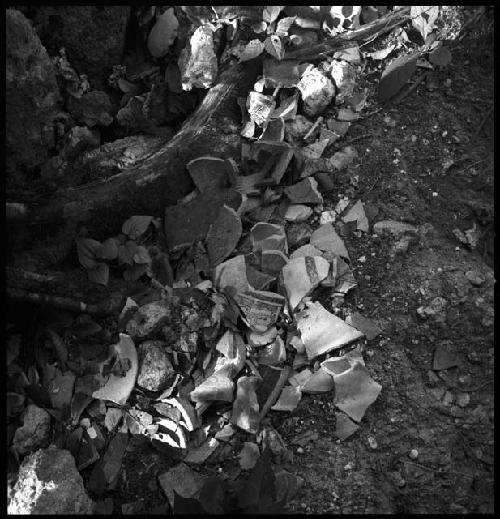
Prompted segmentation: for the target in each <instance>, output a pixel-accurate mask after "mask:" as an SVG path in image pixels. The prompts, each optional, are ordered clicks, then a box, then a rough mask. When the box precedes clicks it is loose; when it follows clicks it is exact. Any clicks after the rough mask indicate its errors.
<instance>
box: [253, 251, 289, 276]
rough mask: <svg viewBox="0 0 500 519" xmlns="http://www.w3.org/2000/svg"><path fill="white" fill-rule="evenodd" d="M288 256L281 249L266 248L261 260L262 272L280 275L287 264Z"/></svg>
mask: <svg viewBox="0 0 500 519" xmlns="http://www.w3.org/2000/svg"><path fill="white" fill-rule="evenodd" d="M287 262H288V258H287V257H286V256H285V255H284V254H283V253H282V252H281V251H279V250H264V251H262V257H261V262H260V268H261V269H262V272H264V273H266V274H270V275H274V276H276V275H278V274H279V273H280V272H281V269H282V268H283V267H284V266H285V265H286V264H287Z"/></svg>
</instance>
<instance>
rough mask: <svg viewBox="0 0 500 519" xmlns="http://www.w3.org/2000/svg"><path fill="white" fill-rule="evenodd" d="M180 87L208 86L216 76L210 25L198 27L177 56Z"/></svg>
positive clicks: (186, 88) (188, 88)
mask: <svg viewBox="0 0 500 519" xmlns="http://www.w3.org/2000/svg"><path fill="white" fill-rule="evenodd" d="M179 68H180V71H181V80H182V89H183V90H191V89H192V88H210V87H211V86H212V85H213V84H214V82H215V78H216V77H217V56H216V54H215V49H214V32H213V31H212V28H211V27H210V25H208V24H207V25H202V26H201V27H198V28H197V29H196V30H195V31H194V33H193V35H192V36H191V38H190V40H189V42H188V45H186V47H184V49H182V51H181V54H180V56H179Z"/></svg>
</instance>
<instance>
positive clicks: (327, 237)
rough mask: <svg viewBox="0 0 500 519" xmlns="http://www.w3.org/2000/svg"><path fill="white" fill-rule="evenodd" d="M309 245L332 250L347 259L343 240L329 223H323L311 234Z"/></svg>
mask: <svg viewBox="0 0 500 519" xmlns="http://www.w3.org/2000/svg"><path fill="white" fill-rule="evenodd" d="M310 243H311V245H313V246H314V247H316V248H317V249H319V250H321V251H323V252H327V251H328V252H333V253H335V254H337V256H340V257H342V258H345V259H347V260H349V253H348V252H347V249H346V247H345V245H344V241H343V240H342V238H340V236H339V235H338V234H337V233H336V232H335V229H334V228H333V225H332V224H331V223H325V224H324V225H321V226H320V227H318V228H317V229H316V230H315V231H314V232H313V234H312V236H311V241H310Z"/></svg>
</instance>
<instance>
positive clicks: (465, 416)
mask: <svg viewBox="0 0 500 519" xmlns="http://www.w3.org/2000/svg"><path fill="white" fill-rule="evenodd" d="M451 49H452V56H453V61H452V63H451V64H450V65H449V66H448V67H446V68H444V69H443V70H441V71H439V72H438V80H439V81H438V85H437V87H436V88H435V89H434V90H432V91H431V90H428V89H427V87H426V84H425V82H423V83H421V84H420V85H419V86H418V87H417V89H416V90H415V91H413V92H412V93H410V94H409V95H408V96H407V97H405V98H404V99H403V100H402V101H401V102H400V103H398V104H396V105H389V106H388V107H386V108H382V109H380V110H378V111H376V109H377V107H378V105H377V104H376V103H375V101H373V105H372V106H371V107H368V109H367V110H366V112H368V113H370V112H375V113H373V114H372V115H371V116H368V117H365V118H362V119H361V120H359V121H356V122H355V123H353V124H352V125H351V127H350V130H349V132H348V134H347V136H346V138H345V140H346V144H349V143H350V142H351V141H352V144H353V146H355V147H356V149H357V151H358V154H359V165H358V166H357V168H356V169H355V170H352V169H350V170H349V171H348V172H346V173H345V174H343V175H339V177H338V183H337V185H336V188H335V190H334V191H333V192H331V193H329V194H328V195H326V197H325V205H326V204H328V203H330V205H332V204H333V205H335V204H336V203H337V201H338V199H339V198H340V197H341V196H344V195H346V196H348V197H349V199H350V200H353V199H360V200H362V202H363V203H364V204H365V206H367V205H370V206H372V207H373V208H374V209H373V210H374V211H375V210H377V211H378V214H377V215H376V219H375V221H377V220H381V219H394V220H403V221H405V222H408V223H413V224H415V225H424V224H428V226H427V229H428V231H427V233H426V234H425V237H423V238H422V239H421V240H420V242H419V243H416V244H411V245H410V247H409V250H408V252H406V253H405V254H401V255H398V256H396V257H394V258H393V257H391V254H390V251H391V246H392V244H393V241H392V240H391V239H390V238H387V237H381V236H376V235H374V234H373V232H370V233H367V234H362V235H361V236H359V237H357V236H355V235H354V234H353V235H351V236H349V237H347V238H345V243H346V246H347V248H348V250H349V253H350V257H351V267H352V268H353V272H354V275H355V277H356V280H357V282H358V289H357V290H356V291H354V293H350V294H349V295H348V296H347V298H346V302H347V304H346V308H345V310H348V309H355V308H356V309H358V310H359V311H360V312H361V313H362V314H363V315H364V316H366V317H370V318H372V319H375V320H376V321H378V322H379V323H380V327H381V329H382V332H383V333H382V334H381V335H379V336H378V337H377V338H376V339H374V340H373V341H370V342H367V343H365V345H364V346H363V352H364V357H365V359H366V366H367V368H368V370H369V372H370V374H371V376H372V377H373V378H374V379H375V380H376V381H377V382H378V383H380V384H381V385H382V392H381V394H380V396H379V397H378V399H377V400H376V402H375V403H374V404H373V405H372V406H371V407H369V409H368V411H367V412H366V415H365V417H364V419H363V422H362V423H361V426H360V429H359V430H358V431H357V432H356V433H355V434H354V435H352V436H351V437H350V438H348V439H347V440H345V441H343V442H340V441H338V440H335V438H334V435H333V431H334V430H335V406H334V404H333V400H332V394H331V393H326V394H324V395H305V396H304V397H303V398H302V400H301V402H300V404H299V407H298V409H297V410H296V411H295V412H293V413H291V414H286V415H285V416H286V417H285V418H284V415H283V414H282V413H277V412H274V413H273V412H271V413H270V414H269V415H268V418H267V420H269V422H270V423H271V424H272V425H273V426H274V427H275V429H276V430H277V431H278V432H279V433H280V434H281V435H282V437H283V439H284V440H285V443H286V444H287V446H288V447H289V449H290V451H291V452H292V454H293V455H292V459H291V460H289V461H288V462H286V463H284V465H283V468H285V469H286V470H289V471H290V472H292V473H294V474H296V475H297V476H300V478H301V479H302V481H303V483H302V485H301V487H300V489H299V490H298V492H297V494H296V497H295V499H293V500H292V501H290V502H289V503H288V504H287V508H286V510H287V511H288V512H305V513H314V514H324V513H363V514H367V513H376V514H380V513H493V510H494V489H493V484H494V467H493V464H494V458H493V456H494V440H493V435H494V393H493V390H494V378H493V377H494V338H493V337H494V336H493V291H494V274H493V240H494V226H493V203H494V200H493V187H494V186H493V182H494V170H493V153H494V151H493V142H494V137H493V115H492V114H490V117H488V118H487V119H486V120H485V116H486V115H487V114H488V112H489V110H490V109H491V108H493V71H494V53H493V41H492V36H491V35H490V36H486V37H485V36H482V35H480V34H479V35H478V34H477V33H474V32H471V33H469V35H468V36H467V37H466V38H465V39H464V40H462V41H461V42H456V43H455V42H453V43H451ZM370 66H371V67H372V68H371V69H370V68H369V67H367V68H366V70H365V71H364V73H363V74H362V81H365V82H366V84H365V85H363V86H366V87H367V88H368V89H369V91H370V98H369V99H373V98H374V96H375V94H376V86H377V81H378V77H379V75H380V70H379V69H376V68H374V67H373V65H370ZM474 224H476V226H477V228H478V229H479V231H480V236H481V237H480V240H479V244H478V246H477V247H476V248H475V249H472V250H471V249H470V248H468V247H467V246H465V245H463V244H461V243H460V242H459V241H458V239H457V238H456V236H455V235H454V234H453V230H454V229H456V228H458V229H461V230H462V231H466V230H467V229H470V228H472V227H473V225H474ZM469 271H475V272H477V273H479V275H480V276H481V277H482V278H483V279H484V283H483V284H482V285H480V286H475V285H473V284H472V283H471V282H470V281H469V280H468V279H467V277H466V275H465V273H466V272H469ZM314 296H315V298H316V299H317V300H319V301H320V302H321V303H322V304H323V305H324V306H325V308H327V309H329V310H331V308H332V301H331V299H330V297H329V294H328V293H327V292H318V293H316V294H315V295H314ZM438 296H439V297H442V298H444V299H446V301H447V305H446V307H445V310H444V311H443V312H442V313H438V314H437V315H436V316H430V317H427V318H423V317H421V316H420V315H419V313H418V312H417V309H419V308H420V307H422V306H424V307H425V306H427V305H429V304H430V303H431V301H432V300H433V299H434V298H436V297H438ZM443 345H446V346H448V347H449V348H450V349H451V350H452V351H453V352H454V354H455V355H456V356H458V366H456V367H452V368H450V369H446V370H442V371H433V370H432V369H431V368H432V362H433V355H434V351H435V348H436V347H439V346H443ZM305 432H309V433H310V438H311V441H310V442H308V443H303V444H301V445H300V446H299V445H297V444H295V443H294V439H296V437H297V436H300V435H301V434H302V433H305ZM314 433H316V434H314ZM243 440H244V438H243ZM234 452H236V453H237V452H238V449H235V451H234ZM171 464H172V460H171V458H169V456H162V455H160V454H159V453H158V452H154V451H153V450H152V449H151V447H150V445H149V444H148V441H147V440H142V439H140V438H135V439H132V440H131V442H130V444H129V447H128V448H127V453H126V454H125V457H124V460H123V471H122V475H121V478H120V481H119V483H118V485H117V487H116V489H115V490H114V491H113V492H111V493H110V494H109V496H110V497H112V498H113V500H114V506H115V511H118V510H120V509H121V506H122V505H123V504H127V503H135V504H136V507H135V508H134V511H135V512H136V513H138V512H139V510H138V509H137V504H138V503H139V504H140V503H143V506H144V511H147V512H148V513H154V512H156V513H164V512H165V511H166V507H167V506H168V505H167V504H166V499H165V496H164V494H163V492H162V490H161V489H160V487H159V485H158V483H157V479H156V477H155V476H157V475H158V474H162V473H163V472H165V471H166V470H168V468H169V467H170V466H171ZM237 464H238V460H237V454H235V456H234V457H232V458H231V459H228V460H226V461H224V462H223V463H221V462H219V461H217V460H213V461H211V462H209V463H208V464H207V466H206V467H204V471H205V472H206V473H207V474H208V473H212V474H219V475H220V474H221V473H224V474H225V477H227V478H229V479H230V478H231V471H232V470H234V467H235V466H236V465H237ZM83 475H84V480H85V479H86V472H85V471H83ZM92 497H94V498H95V496H92ZM103 497H106V496H100V498H101V499H102V498H103ZM139 509H140V506H139Z"/></svg>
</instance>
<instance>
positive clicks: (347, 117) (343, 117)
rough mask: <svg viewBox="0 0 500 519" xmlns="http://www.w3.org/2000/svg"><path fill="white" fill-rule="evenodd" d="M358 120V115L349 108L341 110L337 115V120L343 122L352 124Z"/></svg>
mask: <svg viewBox="0 0 500 519" xmlns="http://www.w3.org/2000/svg"><path fill="white" fill-rule="evenodd" d="M358 119H359V114H357V113H355V112H354V111H353V110H352V109H351V108H341V109H340V110H339V111H338V113H337V120H339V121H343V122H352V121H356V120H358Z"/></svg>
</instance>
